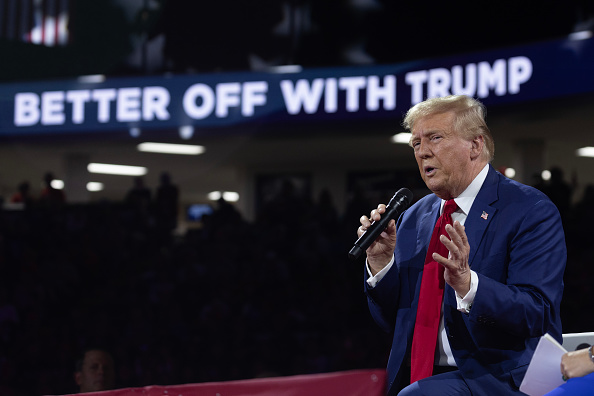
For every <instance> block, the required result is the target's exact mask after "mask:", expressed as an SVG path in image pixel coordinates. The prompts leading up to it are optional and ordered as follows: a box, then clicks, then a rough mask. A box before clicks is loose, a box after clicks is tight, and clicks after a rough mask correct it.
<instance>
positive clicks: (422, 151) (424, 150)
mask: <svg viewBox="0 0 594 396" xmlns="http://www.w3.org/2000/svg"><path fill="white" fill-rule="evenodd" d="M416 155H417V157H419V158H427V157H429V156H430V155H431V150H429V146H428V145H427V143H424V142H423V141H421V142H419V144H418V145H417V152H416Z"/></svg>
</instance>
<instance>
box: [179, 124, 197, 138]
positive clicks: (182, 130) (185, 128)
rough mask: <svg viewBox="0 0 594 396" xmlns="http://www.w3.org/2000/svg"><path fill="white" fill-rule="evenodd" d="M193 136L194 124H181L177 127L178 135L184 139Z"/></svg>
mask: <svg viewBox="0 0 594 396" xmlns="http://www.w3.org/2000/svg"><path fill="white" fill-rule="evenodd" d="M192 136H194V126H192V125H182V126H180V127H179V137H181V138H182V139H184V140H188V139H191V138H192Z"/></svg>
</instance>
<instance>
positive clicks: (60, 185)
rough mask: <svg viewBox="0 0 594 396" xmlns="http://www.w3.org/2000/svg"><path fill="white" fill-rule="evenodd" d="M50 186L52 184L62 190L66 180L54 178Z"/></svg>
mask: <svg viewBox="0 0 594 396" xmlns="http://www.w3.org/2000/svg"><path fill="white" fill-rule="evenodd" d="M50 186H52V188H55V189H56V190H62V189H63V188H64V181H63V180H59V179H54V180H52V181H51V182H50Z"/></svg>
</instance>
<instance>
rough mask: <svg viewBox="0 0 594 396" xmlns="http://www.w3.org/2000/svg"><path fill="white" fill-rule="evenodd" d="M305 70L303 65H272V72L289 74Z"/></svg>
mask: <svg viewBox="0 0 594 396" xmlns="http://www.w3.org/2000/svg"><path fill="white" fill-rule="evenodd" d="M302 71H303V66H301V65H280V66H271V67H270V72H272V73H280V74H288V73H301V72H302Z"/></svg>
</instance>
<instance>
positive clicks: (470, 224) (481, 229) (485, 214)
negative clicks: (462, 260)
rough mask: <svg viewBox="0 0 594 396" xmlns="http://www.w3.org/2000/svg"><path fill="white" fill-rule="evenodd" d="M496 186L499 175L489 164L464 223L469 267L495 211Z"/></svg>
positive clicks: (497, 185)
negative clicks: (487, 171)
mask: <svg viewBox="0 0 594 396" xmlns="http://www.w3.org/2000/svg"><path fill="white" fill-rule="evenodd" d="M498 187H499V176H498V175H497V172H496V171H495V169H493V167H492V166H491V165H489V173H488V174H487V178H486V179H485V181H484V183H483V185H482V187H481V189H480V191H479V193H478V195H477V196H476V198H475V200H474V203H473V204H472V207H471V208H470V212H469V213H468V217H467V218H466V222H465V223H464V227H465V228H466V235H467V237H468V244H469V245H470V254H469V258H468V264H469V265H470V267H471V268H472V260H473V259H474V256H475V254H476V252H477V250H478V248H479V246H480V244H481V241H482V239H483V235H484V234H485V230H486V229H487V227H488V226H489V223H490V222H491V220H492V219H493V217H494V216H495V215H496V213H497V208H495V207H493V206H491V204H492V203H493V202H495V201H497V199H498V198H499V196H498Z"/></svg>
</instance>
